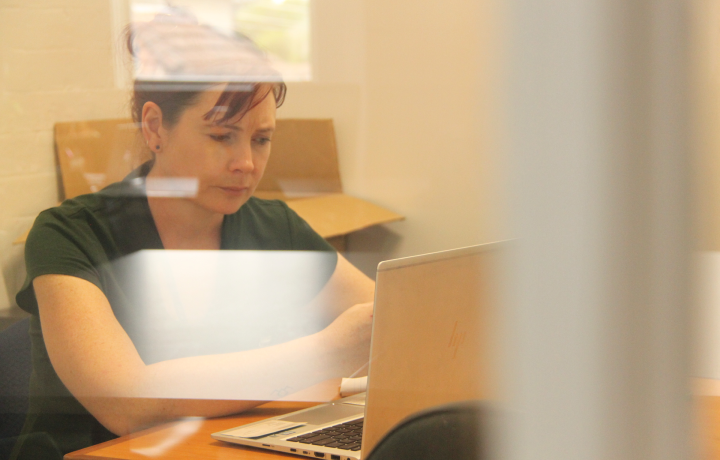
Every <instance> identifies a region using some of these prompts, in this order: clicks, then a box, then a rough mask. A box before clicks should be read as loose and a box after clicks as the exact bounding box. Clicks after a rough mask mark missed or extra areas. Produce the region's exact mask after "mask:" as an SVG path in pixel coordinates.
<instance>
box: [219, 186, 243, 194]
mask: <svg viewBox="0 0 720 460" xmlns="http://www.w3.org/2000/svg"><path fill="white" fill-rule="evenodd" d="M220 190H222V191H223V192H225V193H226V194H228V195H232V196H240V195H244V194H246V193H247V192H248V191H249V190H250V187H237V186H229V187H220Z"/></svg>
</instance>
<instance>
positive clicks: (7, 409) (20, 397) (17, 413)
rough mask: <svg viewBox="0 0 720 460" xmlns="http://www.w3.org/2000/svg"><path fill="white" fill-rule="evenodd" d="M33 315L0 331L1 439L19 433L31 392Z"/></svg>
mask: <svg viewBox="0 0 720 460" xmlns="http://www.w3.org/2000/svg"><path fill="white" fill-rule="evenodd" d="M29 328H30V318H24V319H22V320H20V321H18V322H16V323H14V324H12V325H11V326H10V327H8V328H7V329H5V330H4V331H2V332H0V439H3V438H12V437H15V436H18V435H19V434H20V432H21V431H22V426H23V423H24V422H25V415H26V414H27V411H28V403H29V394H30V388H29V386H30V374H31V373H32V359H31V356H30V334H29Z"/></svg>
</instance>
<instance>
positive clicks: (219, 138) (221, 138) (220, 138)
mask: <svg viewBox="0 0 720 460" xmlns="http://www.w3.org/2000/svg"><path fill="white" fill-rule="evenodd" d="M209 136H210V139H212V140H214V141H216V142H229V141H230V140H231V139H232V135H231V134H210V135H209Z"/></svg>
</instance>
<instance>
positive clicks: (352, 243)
mask: <svg viewBox="0 0 720 460" xmlns="http://www.w3.org/2000/svg"><path fill="white" fill-rule="evenodd" d="M401 239H402V236H401V235H400V234H399V233H396V232H393V231H392V230H390V229H389V228H387V227H384V226H379V225H378V226H375V227H371V228H366V229H365V230H360V231H358V232H354V233H352V234H351V235H348V246H347V251H346V252H345V254H344V255H345V257H346V258H347V260H348V261H350V263H351V264H353V265H355V266H356V267H357V268H358V269H360V271H362V272H363V273H365V274H366V275H367V276H369V277H370V278H372V279H373V280H374V279H375V274H376V272H377V266H378V264H379V263H380V262H382V261H383V260H388V259H390V258H391V257H390V256H389V255H388V254H393V253H395V250H396V249H397V247H398V245H399V244H400V240H401Z"/></svg>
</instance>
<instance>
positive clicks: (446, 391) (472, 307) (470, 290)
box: [362, 243, 504, 457]
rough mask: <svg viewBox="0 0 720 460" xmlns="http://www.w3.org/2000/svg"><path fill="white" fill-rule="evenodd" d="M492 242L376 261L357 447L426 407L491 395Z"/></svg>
mask: <svg viewBox="0 0 720 460" xmlns="http://www.w3.org/2000/svg"><path fill="white" fill-rule="evenodd" d="M503 246H504V243H492V244H486V245H480V246H472V247H468V248H461V249H455V250H450V251H444V252H438V253H433V254H426V255H421V256H415V257H408V258H403V259H396V260H391V261H387V262H382V263H381V264H380V265H379V266H378V272H377V285H376V289H375V313H374V318H373V332H372V337H373V339H372V346H371V351H370V368H369V382H368V391H367V403H366V406H365V428H364V433H363V443H362V452H363V457H366V456H367V455H368V454H369V453H370V452H371V451H372V449H373V447H375V445H376V444H377V443H378V442H379V441H380V439H381V438H382V436H383V435H384V434H385V433H387V432H388V431H389V430H390V429H391V428H392V427H393V426H394V425H396V424H397V423H398V422H400V421H401V420H402V419H404V418H405V417H407V416H409V415H411V414H413V413H415V412H417V411H419V410H422V409H425V408H428V407H432V406H436V405H439V404H445V403H449V402H454V401H463V400H471V399H475V400H477V399H490V398H491V397H492V396H493V394H494V393H495V391H494V388H493V387H494V382H495V381H496V378H495V377H494V372H493V369H494V368H495V366H494V365H493V356H494V354H495V353H493V349H494V348H495V346H494V342H495V340H494V337H493V334H494V332H495V330H496V328H495V327H493V324H494V323H495V322H496V318H495V314H496V312H497V308H496V306H497V304H498V291H499V289H498V287H499V283H500V252H501V248H502V247H503Z"/></svg>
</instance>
